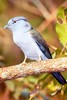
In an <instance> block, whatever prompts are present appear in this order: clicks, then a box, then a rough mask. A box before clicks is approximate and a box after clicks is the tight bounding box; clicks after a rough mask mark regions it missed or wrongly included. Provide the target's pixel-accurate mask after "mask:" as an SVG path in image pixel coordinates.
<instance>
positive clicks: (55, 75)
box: [51, 72, 67, 85]
mask: <svg viewBox="0 0 67 100" xmlns="http://www.w3.org/2000/svg"><path fill="white" fill-rule="evenodd" d="M51 74H52V75H53V76H54V77H55V78H56V79H57V81H58V82H59V83H60V84H62V85H64V84H66V83H67V82H66V80H65V79H64V77H63V76H62V75H61V74H60V72H53V73H51Z"/></svg>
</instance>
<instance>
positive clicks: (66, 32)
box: [56, 7, 67, 46]
mask: <svg viewBox="0 0 67 100" xmlns="http://www.w3.org/2000/svg"><path fill="white" fill-rule="evenodd" d="M56 32H57V34H58V37H59V40H60V42H61V43H62V45H63V46H65V44H66V43H67V8H66V9H65V8H63V7H62V8H59V10H58V13H57V23H56Z"/></svg>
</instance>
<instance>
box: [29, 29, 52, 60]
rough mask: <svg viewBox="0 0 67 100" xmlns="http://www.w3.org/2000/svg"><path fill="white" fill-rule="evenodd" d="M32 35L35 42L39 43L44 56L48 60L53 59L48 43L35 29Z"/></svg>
mask: <svg viewBox="0 0 67 100" xmlns="http://www.w3.org/2000/svg"><path fill="white" fill-rule="evenodd" d="M30 33H31V35H32V38H33V39H34V40H35V42H36V43H37V45H38V47H39V48H40V50H41V51H42V52H43V54H44V55H45V56H46V57H47V58H48V59H51V58H52V56H51V53H50V50H49V48H48V45H47V44H46V41H45V40H44V39H43V38H42V36H41V35H40V33H39V32H37V31H36V30H34V29H31V30H30Z"/></svg>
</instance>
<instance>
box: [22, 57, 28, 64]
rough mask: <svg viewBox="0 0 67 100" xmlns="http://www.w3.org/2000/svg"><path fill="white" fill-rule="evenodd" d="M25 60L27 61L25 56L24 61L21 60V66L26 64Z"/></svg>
mask: <svg viewBox="0 0 67 100" xmlns="http://www.w3.org/2000/svg"><path fill="white" fill-rule="evenodd" d="M26 60H27V56H25V58H24V60H23V62H22V64H23V65H25V64H26Z"/></svg>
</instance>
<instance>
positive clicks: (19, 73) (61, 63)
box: [0, 57, 67, 82]
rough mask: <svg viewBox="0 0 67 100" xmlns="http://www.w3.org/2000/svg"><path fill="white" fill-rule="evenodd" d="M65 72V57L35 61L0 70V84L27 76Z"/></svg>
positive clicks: (66, 67)
mask: <svg viewBox="0 0 67 100" xmlns="http://www.w3.org/2000/svg"><path fill="white" fill-rule="evenodd" d="M66 70H67V57H64V58H57V59H49V60H44V61H43V60H42V61H35V62H30V63H25V64H22V63H20V64H18V65H13V66H9V67H4V68H0V82H3V81H5V80H10V79H16V78H19V77H25V76H29V75H36V74H41V73H47V72H48V73H50V72H58V71H66Z"/></svg>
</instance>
